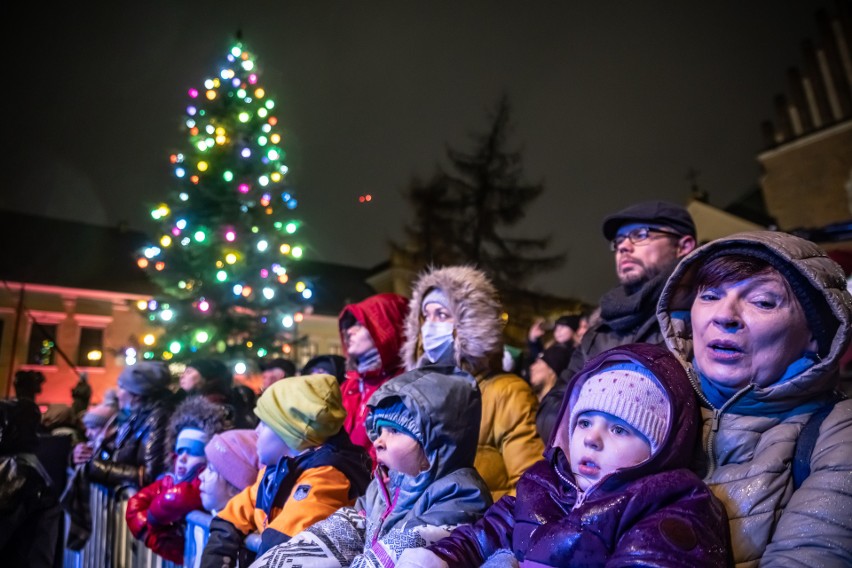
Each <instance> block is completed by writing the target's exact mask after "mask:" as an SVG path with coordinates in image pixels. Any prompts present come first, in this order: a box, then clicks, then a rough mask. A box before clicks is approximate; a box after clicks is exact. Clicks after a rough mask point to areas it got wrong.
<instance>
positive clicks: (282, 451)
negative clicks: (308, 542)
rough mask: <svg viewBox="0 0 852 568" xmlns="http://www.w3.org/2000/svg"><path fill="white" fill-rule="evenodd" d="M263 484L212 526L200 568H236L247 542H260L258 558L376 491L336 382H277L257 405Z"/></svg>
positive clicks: (325, 378)
mask: <svg viewBox="0 0 852 568" xmlns="http://www.w3.org/2000/svg"><path fill="white" fill-rule="evenodd" d="M254 413H255V414H256V415H257V417H258V418H259V419H260V424H258V427H257V433H258V438H257V455H258V459H259V461H260V464H261V466H265V467H264V469H262V470H261V472H260V474H259V475H258V478H257V481H255V483H254V484H253V485H252V486H250V487H247V488H246V489H245V490H243V491H242V492H241V493H239V494H238V495H236V496H235V497H234V498H233V499H231V500H230V501H229V502H228V504H227V505H226V506H225V508H224V509H223V510H222V511H220V512H219V513H218V515H217V516H216V517H215V518H214V519H213V521H212V522H211V524H210V537H209V539H208V541H207V545H206V546H205V548H204V554H203V556H202V559H201V566H202V568H208V567H210V568H212V567H216V568H220V567H221V566H224V565H230V566H235V565H236V560H237V555H238V552H239V549H240V545H241V544H242V542H243V539H244V538H245V537H246V536H247V535H248V534H249V533H252V532H259V533H260V534H261V546H260V549H259V551H258V552H259V553H263V552H264V551H265V550H267V549H269V548H271V547H272V546H274V545H276V544H280V543H282V542H286V541H287V540H289V539H290V537H291V536H292V535H295V534H297V533H298V532H300V531H302V530H303V529H305V528H307V527H309V526H311V525H312V524H314V523H315V522H317V521H320V520H322V519H324V518H326V517H327V516H329V515H330V514H331V513H333V512H335V511H336V510H337V509H339V508H340V507H344V506H350V505H352V504H353V503H354V502H355V499H356V498H357V497H359V496H360V495H362V494H363V493H364V492H365V491H366V488H367V485H368V484H369V483H370V463H371V462H370V458H369V456H368V455H367V453H366V452H365V451H364V450H363V449H362V448H360V447H359V446H355V445H354V444H353V443H352V442H351V441H350V440H349V436H348V435H347V433H346V431H345V430H344V429H343V428H342V426H343V420H344V418H345V417H346V411H345V410H344V409H343V404H342V402H341V395H340V387H339V386H338V383H337V379H335V378H334V377H332V376H331V375H304V376H299V377H292V378H288V379H287V380H286V381H278V382H276V383H274V384H273V385H271V386H270V387H269V388H268V389H266V390H265V391H264V392H263V394H262V395H261V397H260V398H259V399H258V401H257V406H256V407H255V409H254Z"/></svg>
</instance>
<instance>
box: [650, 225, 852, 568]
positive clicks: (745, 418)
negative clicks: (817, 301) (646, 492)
mask: <svg viewBox="0 0 852 568" xmlns="http://www.w3.org/2000/svg"><path fill="white" fill-rule="evenodd" d="M719 251H724V252H725V253H731V252H736V251H745V253H746V254H750V252H752V253H754V252H756V254H757V255H758V256H764V257H766V256H767V255H768V256H770V257H773V258H774V259H775V262H780V263H781V265H785V264H786V265H787V266H788V267H789V268H791V269H795V270H797V271H798V272H800V273H801V274H802V275H804V277H805V278H806V279H807V281H808V282H809V283H810V284H812V285H813V286H814V288H815V289H816V290H819V291H821V292H822V294H823V297H824V298H825V300H826V302H827V305H828V308H829V311H830V313H831V314H832V316H833V318H835V319H836V321H832V322H831V323H832V324H833V325H832V326H831V327H832V328H833V327H834V324H836V332H835V333H834V337H833V340H832V341H831V344H830V348H828V349H827V352H826V353H824V354H823V357H822V359H821V360H819V361H818V362H817V363H816V364H814V365H813V366H812V367H810V368H808V369H806V370H804V371H803V372H801V373H799V374H798V375H795V376H793V377H791V378H788V379H786V380H784V381H779V382H776V383H774V384H772V385H769V386H767V387H762V388H761V387H756V386H755V385H749V386H748V387H746V388H744V389H743V390H742V391H740V392H739V393H737V394H735V395H734V396H733V397H732V398H731V399H730V400H728V402H726V403H725V404H724V405H722V406H721V407H720V408H714V407H713V406H712V404H711V403H710V402H709V400H707V397H706V396H704V395H703V393H702V392H701V387H700V381H699V378H698V376H697V374H696V372H695V369H694V368H693V365H692V359H693V352H692V329H691V326H690V322H689V310H690V308H691V306H692V302H693V300H694V298H695V292H696V291H695V290H694V287H693V286H692V280H693V277H694V276H695V273H696V269H697V267H698V266H700V265H701V264H702V263H703V262H705V261H706V260H707V259H708V258H709V257H710V256H712V255H715V254H717V253H718V252H719ZM657 315H658V317H659V320H660V327H661V329H662V331H663V334H664V336H665V337H666V343H667V345H668V347H669V349H671V350H672V351H673V352H674V353H675V355H677V356H678V357H679V358H680V359H681V362H682V363H683V364H684V365H685V366H686V367H687V370H688V371H689V375H690V380H692V381H693V386H694V387H695V388H696V391H697V392H698V393H699V397H700V398H701V399H702V400H703V406H704V408H703V410H702V412H703V416H704V435H703V441H704V455H705V457H706V458H707V459H708V463H707V471H706V476H705V481H706V482H707V484H708V485H709V486H710V488H711V489H712V490H713V492H714V493H715V494H716V496H717V497H718V498H719V499H720V500H721V501H722V502H723V503H724V504H725V507H726V509H727V512H728V517H729V519H730V527H731V537H732V539H731V540H732V544H733V549H734V559H735V562H736V564H737V566H744V567H745V566H758V565H759V566H783V567H785V568H788V567H791V566H808V567H813V566H850V565H852V400H843V401H841V402H838V403H837V404H836V405H835V406H834V408H833V410H832V411H831V413H830V414H829V415H828V417H827V418H826V419H825V421H824V422H823V423H822V425H821V427H820V431H819V432H820V433H819V437H818V439H817V443H816V446H815V450H814V452H813V454H812V457H811V473H810V476H809V477H808V478H807V479H806V480H805V482H804V483H803V484H802V486H801V487H800V488H799V489H798V490H797V491H795V492H794V491H793V484H792V476H791V460H792V458H793V455H794V451H795V446H796V439H797V438H798V436H799V433H800V432H801V430H802V428H803V426H804V425H805V423H806V422H807V420H808V418H809V417H810V415H811V414H812V413H813V412H814V410H815V409H816V408H818V407H820V406H821V405H824V404H825V403H826V401H828V400H830V399H831V398H832V394H833V393H834V392H835V391H836V390H837V389H838V374H837V364H838V360H839V358H840V356H841V355H842V354H843V353H844V351H845V350H846V348H847V345H848V343H849V340H850V329H849V326H850V320H852V296H850V294H849V292H848V291H847V289H846V280H845V277H844V274H843V271H842V270H841V268H840V267H839V266H838V265H837V264H836V263H835V262H834V261H832V260H831V259H829V258H828V257H827V256H826V254H825V252H824V251H822V250H821V249H820V248H819V247H817V246H816V245H815V244H813V243H811V242H810V241H806V240H804V239H800V238H798V237H795V236H792V235H789V234H786V233H780V232H769V231H758V232H751V233H740V234H736V235H732V236H730V237H727V238H724V239H719V240H717V241H713V242H711V243H709V244H707V245H704V246H703V247H701V248H699V249H696V250H695V251H693V252H692V253H691V254H690V255H688V256H686V257H685V258H684V259H683V260H682V261H681V263H680V264H679V265H678V267H677V269H676V270H675V271H674V273H673V274H672V276H671V277H670V278H669V281H668V283H667V284H666V287H665V289H664V290H663V294H662V296H661V297H660V302H659V305H658V308H657ZM745 401H748V403H746V402H745ZM738 403H739V404H738ZM749 404H750V405H751V410H748V408H747V407H748V406H749Z"/></svg>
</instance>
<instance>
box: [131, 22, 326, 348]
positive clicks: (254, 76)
mask: <svg viewBox="0 0 852 568" xmlns="http://www.w3.org/2000/svg"><path fill="white" fill-rule="evenodd" d="M188 95H189V101H188V104H187V107H186V117H185V120H184V129H185V131H186V134H187V140H186V145H185V147H183V148H182V151H179V152H175V153H174V154H172V155H171V157H170V161H171V167H172V169H173V172H174V176H175V182H176V183H175V187H174V189H173V191H172V192H171V194H170V195H169V196H168V197H167V198H166V199H165V200H164V202H163V203H161V204H159V205H157V206H156V207H155V208H154V209H153V211H151V216H152V217H153V219H154V220H155V221H156V222H157V224H158V232H157V233H156V237H155V238H156V241H155V242H154V243H151V244H150V245H149V246H148V247H146V248H145V249H144V250H143V251H141V253H140V256H139V259H138V264H139V266H140V267H142V268H144V269H145V270H146V271H147V272H148V274H149V276H150V277H151V278H152V280H153V281H154V282H155V283H156V284H158V285H159V287H160V288H161V290H162V292H163V294H162V297H158V298H155V299H154V300H151V301H150V302H147V303H146V302H140V303H139V304H138V308H139V309H140V310H143V311H145V312H146V313H147V315H148V317H149V318H150V320H151V321H152V322H153V323H156V324H157V325H158V326H161V328H162V330H163V333H162V335H160V336H159V337H156V338H153V337H151V336H149V337H148V338H147V341H146V344H147V343H150V344H147V345H143V346H141V347H142V349H143V353H142V354H141V355H142V356H143V357H144V358H146V359H164V360H167V361H168V360H171V361H174V362H177V361H185V360H187V359H190V358H193V357H198V356H199V355H211V354H221V355H222V356H223V357H225V358H227V359H230V360H231V361H236V362H237V363H238V364H239V362H240V361H246V360H248V359H254V358H263V357H266V356H280V355H281V353H282V351H283V352H284V354H287V353H288V352H289V350H290V342H292V341H293V340H294V339H295V337H294V327H295V324H297V323H298V322H299V321H300V320H301V318H302V311H301V310H302V308H303V307H304V306H305V300H308V299H309V298H310V297H311V295H312V290H311V288H310V285H309V284H308V283H307V282H305V281H303V280H300V279H298V278H297V277H296V276H295V273H297V272H298V271H294V270H293V268H294V267H293V263H294V261H297V260H298V259H299V258H301V256H302V247H301V246H300V245H299V241H298V237H297V234H298V229H299V221H298V220H297V219H296V218H295V217H294V216H293V210H294V209H295V208H296V205H297V202H296V198H295V196H294V195H293V193H292V190H291V189H290V188H288V186H287V184H286V181H285V180H286V175H287V166H286V165H285V164H284V157H285V153H284V151H283V150H282V148H281V146H282V142H283V140H282V134H281V132H280V129H279V124H278V119H277V118H276V116H275V102H274V101H273V99H272V98H271V97H270V96H269V94H268V93H267V92H266V90H265V89H264V88H263V86H262V85H261V82H260V76H259V71H258V68H257V64H256V61H255V56H254V54H253V53H251V52H250V51H248V50H247V49H246V48H245V47H244V45H243V44H242V42H241V41H240V40H239V36H238V39H237V41H235V42H234V44H233V45H232V47H231V49H230V50H229V51H228V53H227V57H226V59H225V61H224V63H223V65H222V67H221V69H220V70H219V71H218V73H217V74H216V75H215V76H213V77H211V78H209V79H207V80H205V81H204V83H203V85H202V86H201V87H198V88H191V89H189V91H188ZM152 339H153V341H152Z"/></svg>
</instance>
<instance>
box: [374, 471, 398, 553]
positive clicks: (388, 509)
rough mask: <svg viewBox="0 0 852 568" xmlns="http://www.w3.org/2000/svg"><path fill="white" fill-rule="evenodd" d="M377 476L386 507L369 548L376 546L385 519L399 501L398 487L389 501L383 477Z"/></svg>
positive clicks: (381, 475) (388, 493) (389, 497)
mask: <svg viewBox="0 0 852 568" xmlns="http://www.w3.org/2000/svg"><path fill="white" fill-rule="evenodd" d="M379 475H380V477H379V487H380V488H381V490H382V495H383V496H384V498H385V501H386V502H387V504H388V506H387V507H386V508H385V512H384V513H382V516H381V517H379V525H378V526H377V527H376V530H375V531H373V540H372V542H371V543H370V548H373V547H374V546H375V545H376V542H377V541H378V540H379V535H380V534H381V533H382V525H384V524H385V519H387V518H388V515H390V514H391V512H392V511H393V510H394V508H395V507H396V501H397V499H399V487H397V488H396V489H395V490H394V492H393V499H391V496H390V492H388V488H387V486H386V485H385V481H384V476H383V474H382V473H380V474H379Z"/></svg>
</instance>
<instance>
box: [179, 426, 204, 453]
mask: <svg viewBox="0 0 852 568" xmlns="http://www.w3.org/2000/svg"><path fill="white" fill-rule="evenodd" d="M207 442H208V439H207V434H205V433H204V432H202V431H201V430H197V429H195V428H184V429H183V430H181V431H180V434H178V437H177V442H175V452H176V453H178V454H179V453H180V452H181V451H182V450H186V451H187V453H189V455H191V456H195V457H204V446H206V445H207Z"/></svg>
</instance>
